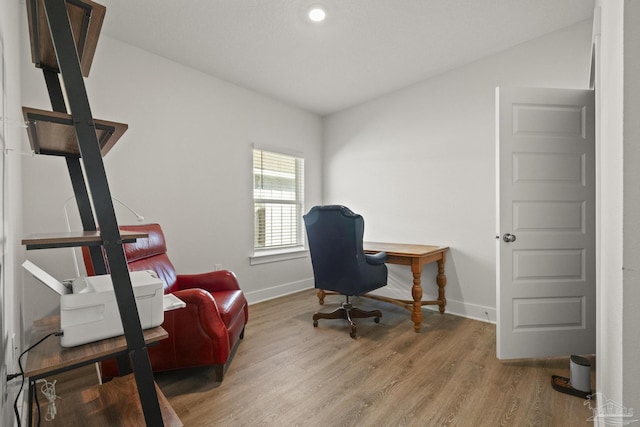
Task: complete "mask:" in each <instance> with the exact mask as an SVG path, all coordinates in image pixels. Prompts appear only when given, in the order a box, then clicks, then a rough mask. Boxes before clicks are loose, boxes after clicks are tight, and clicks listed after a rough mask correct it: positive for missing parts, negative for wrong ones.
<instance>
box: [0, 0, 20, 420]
mask: <svg viewBox="0 0 640 427" xmlns="http://www.w3.org/2000/svg"><path fill="white" fill-rule="evenodd" d="M22 7H24V6H23V4H22V2H19V1H2V2H0V45H1V48H0V67H2V69H1V70H0V78H2V80H3V81H0V86H1V88H0V103H2V105H1V106H0V116H3V120H2V121H0V127H1V130H0V141H1V142H2V147H1V148H2V154H1V155H0V160H1V161H2V166H0V173H1V174H2V178H0V184H1V185H0V192H1V193H2V194H1V197H0V200H1V201H2V206H0V209H1V210H2V212H1V213H0V219H1V224H2V229H1V231H0V267H1V271H0V331H1V333H2V335H1V336H0V425H3V426H9V425H13V421H12V420H13V410H12V404H13V400H14V399H15V393H16V392H17V385H16V384H17V381H14V382H13V386H9V387H7V384H6V374H7V373H15V372H17V371H18V365H17V361H16V358H15V357H14V356H15V353H14V351H13V348H12V347H13V344H12V335H13V333H14V332H15V333H16V338H17V341H16V342H15V345H17V346H20V341H19V340H20V336H21V333H20V319H19V316H20V301H19V289H20V287H19V286H18V285H17V283H16V282H17V280H16V274H17V273H20V267H19V265H20V262H21V261H22V247H21V244H20V239H21V238H22V235H21V227H22V226H21V224H22V221H21V217H22V213H21V212H22V203H21V194H22V187H21V181H20V179H21V174H20V165H21V156H20V155H19V154H18V153H17V152H16V148H18V147H19V145H20V139H21V137H22V133H23V132H24V129H23V128H22V127H20V122H21V111H20V105H21V104H20V102H21V100H20V98H21V94H20V50H21V49H22V48H23V47H24V46H22V45H21V40H20V38H19V37H18V35H19V34H20V18H21V16H20V9H21V8H22ZM17 277H18V278H19V277H20V275H19V274H17ZM7 390H8V394H5V391H7ZM5 396H6V398H5Z"/></svg>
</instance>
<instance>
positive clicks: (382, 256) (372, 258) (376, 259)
mask: <svg viewBox="0 0 640 427" xmlns="http://www.w3.org/2000/svg"><path fill="white" fill-rule="evenodd" d="M364 256H365V258H366V260H367V264H373V265H380V264H384V263H385V262H387V253H386V252H378V253H377V254H365V255H364Z"/></svg>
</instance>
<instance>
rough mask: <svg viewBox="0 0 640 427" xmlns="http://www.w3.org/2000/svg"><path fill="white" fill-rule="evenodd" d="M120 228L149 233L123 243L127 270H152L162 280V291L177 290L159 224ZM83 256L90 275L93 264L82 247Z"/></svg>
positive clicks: (173, 271) (174, 274)
mask: <svg viewBox="0 0 640 427" xmlns="http://www.w3.org/2000/svg"><path fill="white" fill-rule="evenodd" d="M120 230H124V231H135V232H139V233H147V234H149V237H148V238H144V239H137V240H136V241H135V242H134V243H125V244H124V245H123V246H124V253H125V256H126V258H127V265H128V267H129V271H140V270H153V271H155V272H156V274H158V277H159V278H160V279H162V281H163V282H164V293H171V292H173V291H175V290H177V289H176V270H175V268H174V266H173V264H172V263H171V261H170V260H169V257H168V256H167V245H166V242H165V238H164V233H163V232H162V228H161V227H160V225H159V224H140V225H121V226H120ZM83 257H84V261H85V266H86V267H87V274H89V275H92V274H93V266H92V264H91V258H90V256H89V254H88V251H87V250H86V248H83ZM107 268H108V267H107Z"/></svg>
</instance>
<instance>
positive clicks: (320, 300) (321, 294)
mask: <svg viewBox="0 0 640 427" xmlns="http://www.w3.org/2000/svg"><path fill="white" fill-rule="evenodd" d="M316 295H318V303H319V304H320V305H323V304H324V296H325V295H326V292H325V291H324V289H318V293H317V294H316Z"/></svg>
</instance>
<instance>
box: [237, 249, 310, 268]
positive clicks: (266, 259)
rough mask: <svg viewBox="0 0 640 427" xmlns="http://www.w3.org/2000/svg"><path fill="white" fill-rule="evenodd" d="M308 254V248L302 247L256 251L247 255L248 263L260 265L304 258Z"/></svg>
mask: <svg viewBox="0 0 640 427" xmlns="http://www.w3.org/2000/svg"><path fill="white" fill-rule="evenodd" d="M308 255H309V250H308V249H306V248H302V247H296V248H290V249H272V250H265V251H258V252H254V253H253V256H250V257H249V264H250V265H260V264H268V263H270V262H280V261H288V260H291V259H297V258H306V257H307V256H308Z"/></svg>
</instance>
